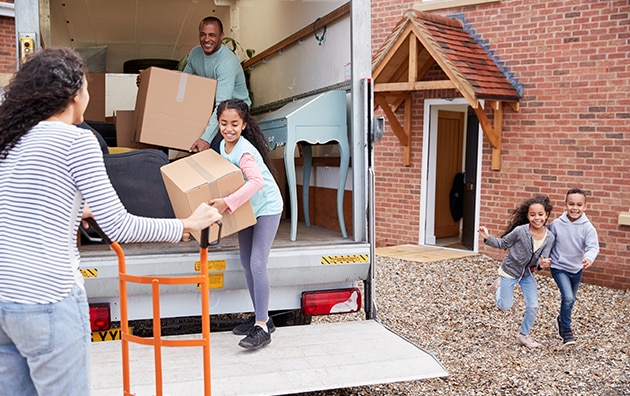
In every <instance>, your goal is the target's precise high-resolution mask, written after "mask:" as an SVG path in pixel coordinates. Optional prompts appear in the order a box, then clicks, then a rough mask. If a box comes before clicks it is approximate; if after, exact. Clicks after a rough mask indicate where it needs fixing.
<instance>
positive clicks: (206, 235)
mask: <svg viewBox="0 0 630 396" xmlns="http://www.w3.org/2000/svg"><path fill="white" fill-rule="evenodd" d="M214 224H216V225H218V226H219V233H218V235H217V240H216V241H214V242H212V243H210V242H208V239H210V227H206V228H204V229H203V230H201V241H200V242H199V246H200V247H201V248H202V249H206V248H207V247H208V246H216V245H218V244H219V242H221V230H223V223H221V222H220V221H217V222H216V223H214Z"/></svg>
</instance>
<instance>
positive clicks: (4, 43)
mask: <svg viewBox="0 0 630 396" xmlns="http://www.w3.org/2000/svg"><path fill="white" fill-rule="evenodd" d="M16 59H17V54H16V52H15V20H14V19H13V18H10V17H4V16H0V73H15V70H16V67H17V61H16Z"/></svg>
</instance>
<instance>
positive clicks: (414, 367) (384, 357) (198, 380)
mask: <svg viewBox="0 0 630 396" xmlns="http://www.w3.org/2000/svg"><path fill="white" fill-rule="evenodd" d="M179 337H183V336H179ZM185 337H189V338H190V337H194V335H191V336H185ZM241 338H242V337H240V336H236V335H234V334H232V333H231V332H215V333H212V334H211V355H212V358H211V365H212V368H211V374H212V394H213V395H214V396H217V395H241V396H245V395H278V394H291V393H300V392H310V391H317V390H327V389H339V388H347V387H354V386H362V385H372V384H382V383H391V382H399V381H411V380H421V379H427V378H436V377H446V376H448V375H449V373H448V371H447V370H446V369H445V368H444V366H443V365H442V364H441V363H440V362H439V361H438V360H437V358H436V357H435V356H433V355H431V354H429V353H428V352H426V351H424V350H422V349H420V348H418V347H417V346H415V345H413V344H412V343H410V342H408V341H406V340H405V339H403V338H401V337H400V336H398V335H397V334H395V333H393V332H392V331H390V330H389V329H388V328H386V327H385V326H383V325H382V324H380V323H379V322H377V321H376V320H363V321H353V322H336V323H326V324H313V325H310V326H293V327H281V328H278V329H277V330H276V331H275V332H274V333H273V335H272V342H271V344H270V345H268V346H266V347H264V348H262V349H259V350H256V351H248V350H245V349H243V348H240V347H239V346H238V341H239V340H240V339H241ZM100 344H102V345H100ZM201 353H202V351H201V348H164V349H163V358H162V359H163V365H164V392H165V394H182V395H183V394H189V395H195V394H201V393H202V390H203V383H202V381H203V372H202V370H203V368H202V364H201V362H202V358H201ZM152 354H153V352H152V349H150V348H146V347H142V346H134V345H131V348H130V360H131V361H132V364H131V367H132V368H134V369H135V371H132V372H131V384H132V386H131V390H132V391H133V392H135V394H136V395H138V396H141V395H152V394H154V393H155V386H154V378H153V372H152V369H153V358H152ZM121 378H122V377H121V367H120V344H119V342H118V341H111V342H107V343H97V344H93V345H92V396H99V395H112V394H120V393H121V392H122V385H121V381H122V380H121Z"/></svg>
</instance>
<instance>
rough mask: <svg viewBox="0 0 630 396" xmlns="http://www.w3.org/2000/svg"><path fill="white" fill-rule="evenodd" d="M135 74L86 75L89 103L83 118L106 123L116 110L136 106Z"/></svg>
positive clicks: (130, 108)
mask: <svg viewBox="0 0 630 396" xmlns="http://www.w3.org/2000/svg"><path fill="white" fill-rule="evenodd" d="M137 76H138V75H137V74H129V73H127V74H125V73H87V76H86V77H87V80H88V92H89V93H90V102H89V103H88V106H87V108H86V109H85V113H84V115H83V117H84V118H85V119H86V120H90V121H108V118H111V117H113V116H114V115H115V114H114V112H115V111H116V110H133V109H134V108H135V106H136V93H137V92H138V88H137V87H136V77H137Z"/></svg>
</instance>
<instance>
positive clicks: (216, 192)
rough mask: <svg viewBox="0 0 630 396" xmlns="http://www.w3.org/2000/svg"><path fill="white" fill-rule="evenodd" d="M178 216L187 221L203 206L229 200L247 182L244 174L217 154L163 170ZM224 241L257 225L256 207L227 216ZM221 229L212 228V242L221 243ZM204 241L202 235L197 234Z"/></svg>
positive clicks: (206, 153) (207, 152) (209, 152)
mask: <svg viewBox="0 0 630 396" xmlns="http://www.w3.org/2000/svg"><path fill="white" fill-rule="evenodd" d="M161 171H162V178H163V179H164V185H165V186H166V191H167V192H168V196H169V199H170V200H171V205H172V206H173V210H174V211H175V216H177V217H178V218H185V217H188V216H190V214H191V213H192V212H193V211H194V210H195V209H196V208H197V206H199V204H200V203H202V202H208V201H210V200H211V199H213V198H222V197H226V196H228V195H230V194H232V193H233V192H235V191H236V190H238V189H239V188H240V187H241V186H242V185H243V184H245V180H244V179H243V173H242V172H241V170H240V169H239V168H238V167H236V166H235V165H234V164H232V163H231V162H230V161H228V160H226V159H225V158H223V157H221V156H220V155H219V154H217V153H216V152H215V151H214V150H205V151H202V152H200V153H196V154H193V155H190V156H188V157H185V158H182V159H179V160H176V161H175V162H172V163H170V164H168V165H164V166H163V167H162V168H161ZM222 222H223V230H222V232H221V237H224V236H228V235H231V234H234V233H235V232H238V231H240V230H242V229H244V228H247V227H249V226H251V225H254V224H256V217H254V210H253V208H252V205H251V204H250V203H249V202H247V203H246V204H245V205H243V206H241V207H240V208H238V209H237V210H235V211H234V212H232V213H228V212H225V213H223V220H222ZM217 231H218V227H211V228H210V241H211V242H212V241H216V240H217ZM192 235H193V237H195V239H196V240H198V241H199V240H200V238H199V233H193V234H192Z"/></svg>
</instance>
